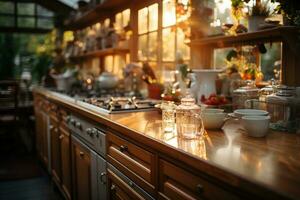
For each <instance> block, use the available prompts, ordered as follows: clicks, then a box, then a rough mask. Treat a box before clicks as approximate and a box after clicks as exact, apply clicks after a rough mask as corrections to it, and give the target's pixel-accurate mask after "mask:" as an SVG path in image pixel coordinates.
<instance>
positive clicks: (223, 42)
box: [188, 26, 299, 48]
mask: <svg viewBox="0 0 300 200" xmlns="http://www.w3.org/2000/svg"><path fill="white" fill-rule="evenodd" d="M298 30H299V29H298V28H297V27H294V26H278V27H274V28H268V29H264V30H258V31H254V32H247V33H239V34H237V35H221V36H210V37H204V38H201V39H196V40H192V41H191V42H190V43H188V44H189V45H190V46H195V47H196V46H208V45H209V46H210V47H214V48H223V47H228V46H234V45H255V44H257V43H259V42H279V41H284V40H285V41H287V42H289V40H291V39H292V38H291V36H295V35H296V33H297V32H298Z"/></svg>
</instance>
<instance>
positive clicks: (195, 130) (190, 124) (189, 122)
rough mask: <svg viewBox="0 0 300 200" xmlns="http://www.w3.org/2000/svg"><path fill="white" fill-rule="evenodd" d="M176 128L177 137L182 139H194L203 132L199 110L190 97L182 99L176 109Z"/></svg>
mask: <svg viewBox="0 0 300 200" xmlns="http://www.w3.org/2000/svg"><path fill="white" fill-rule="evenodd" d="M176 127H177V134H178V137H180V138H183V139H194V138H196V137H197V135H202V134H203V132H204V127H203V122H202V117H201V108H200V106H198V105H197V104H196V101H195V99H194V98H193V97H191V96H190V95H188V96H186V97H184V98H182V99H181V104H180V105H179V106H177V108H176Z"/></svg>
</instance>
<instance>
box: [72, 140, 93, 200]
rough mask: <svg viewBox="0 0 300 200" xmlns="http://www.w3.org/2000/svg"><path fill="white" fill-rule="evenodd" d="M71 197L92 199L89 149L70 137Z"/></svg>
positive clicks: (85, 199)
mask: <svg viewBox="0 0 300 200" xmlns="http://www.w3.org/2000/svg"><path fill="white" fill-rule="evenodd" d="M72 174H73V176H72V178H73V199H78V200H89V199H92V185H91V178H92V177H91V156H90V151H89V149H87V148H86V147H84V146H83V145H82V144H80V143H79V142H78V141H77V140H76V139H74V138H73V137H72Z"/></svg>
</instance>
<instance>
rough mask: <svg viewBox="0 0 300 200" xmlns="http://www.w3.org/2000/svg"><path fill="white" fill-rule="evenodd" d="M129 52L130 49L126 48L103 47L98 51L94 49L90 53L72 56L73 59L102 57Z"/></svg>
mask: <svg viewBox="0 0 300 200" xmlns="http://www.w3.org/2000/svg"><path fill="white" fill-rule="evenodd" d="M126 53H129V49H124V48H108V49H102V50H98V51H92V52H88V53H84V54H81V55H78V56H72V57H70V58H71V59H86V58H91V57H102V56H106V55H115V54H126Z"/></svg>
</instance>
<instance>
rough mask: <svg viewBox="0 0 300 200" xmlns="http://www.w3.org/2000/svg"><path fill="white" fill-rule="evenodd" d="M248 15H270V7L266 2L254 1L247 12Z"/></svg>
mask: <svg viewBox="0 0 300 200" xmlns="http://www.w3.org/2000/svg"><path fill="white" fill-rule="evenodd" d="M249 16H263V17H268V16H270V9H269V7H268V5H267V2H266V3H256V4H255V5H253V6H252V8H251V9H250V12H249Z"/></svg>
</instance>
